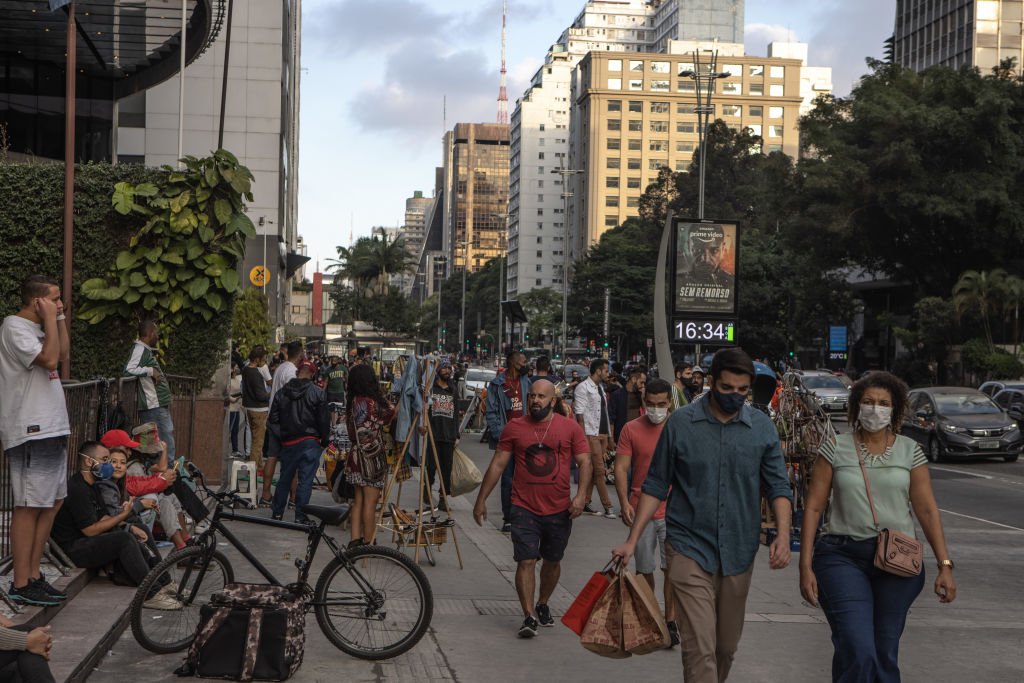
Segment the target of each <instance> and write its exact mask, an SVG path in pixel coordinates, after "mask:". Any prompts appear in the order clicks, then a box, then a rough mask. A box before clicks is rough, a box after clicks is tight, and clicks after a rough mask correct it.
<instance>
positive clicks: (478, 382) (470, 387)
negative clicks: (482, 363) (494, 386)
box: [461, 368, 498, 399]
mask: <svg viewBox="0 0 1024 683" xmlns="http://www.w3.org/2000/svg"><path fill="white" fill-rule="evenodd" d="M497 374H498V373H497V372H496V371H494V370H487V369H486V368H470V369H469V370H467V371H466V376H465V377H463V378H462V389H461V391H462V398H464V399H470V398H473V396H475V395H476V393H477V392H478V391H480V390H481V389H485V388H487V385H488V384H490V383H491V380H492V379H494V378H495V377H496V376H497Z"/></svg>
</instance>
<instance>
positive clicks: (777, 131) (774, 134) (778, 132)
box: [768, 126, 782, 138]
mask: <svg viewBox="0 0 1024 683" xmlns="http://www.w3.org/2000/svg"><path fill="white" fill-rule="evenodd" d="M768 137H770V138H781V137H782V126H768Z"/></svg>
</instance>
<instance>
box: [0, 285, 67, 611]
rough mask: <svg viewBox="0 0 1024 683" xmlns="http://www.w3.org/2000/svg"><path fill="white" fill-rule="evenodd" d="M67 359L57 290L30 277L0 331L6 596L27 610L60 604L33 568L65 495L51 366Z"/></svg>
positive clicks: (63, 432) (62, 436) (60, 409)
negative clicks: (8, 501)
mask: <svg viewBox="0 0 1024 683" xmlns="http://www.w3.org/2000/svg"><path fill="white" fill-rule="evenodd" d="M69 351H70V344H69V341H68V328H67V323H65V322H64V304H63V303H62V302H61V299H60V287H59V286H58V285H57V281H56V280H54V279H52V278H49V277H45V276H42V275H32V276H31V277H29V278H28V279H26V280H25V282H24V283H23V284H22V286H21V310H19V311H18V312H17V313H15V314H14V315H10V316H7V317H6V318H4V321H3V325H2V326H0V444H2V445H3V450H4V457H5V458H6V459H7V461H8V463H10V468H11V488H12V490H13V493H14V501H13V502H14V513H13V514H12V516H11V554H12V555H13V556H14V581H13V582H12V584H11V588H10V590H9V591H8V595H10V597H11V599H12V600H13V601H15V602H19V603H22V604H27V605H40V606H47V605H56V604H57V603H58V602H60V601H61V600H64V599H65V598H66V597H67V595H65V594H64V593H62V592H61V591H59V590H57V589H56V588H54V587H53V586H51V585H50V584H49V583H48V582H47V581H46V579H44V578H43V576H42V574H41V573H40V571H39V562H40V560H41V559H42V556H43V548H44V546H45V545H46V540H47V539H48V538H49V537H50V529H51V527H52V526H53V520H54V517H56V515H57V510H58V509H59V508H60V505H61V503H62V502H63V500H64V497H65V496H66V495H67V479H68V470H67V464H68V456H67V437H68V435H69V434H70V433H71V429H70V423H69V421H68V410H67V405H66V404H65V402H64V390H63V388H62V387H61V383H60V375H59V374H58V373H57V365H58V363H59V362H60V361H62V360H65V359H67V357H68V353H69Z"/></svg>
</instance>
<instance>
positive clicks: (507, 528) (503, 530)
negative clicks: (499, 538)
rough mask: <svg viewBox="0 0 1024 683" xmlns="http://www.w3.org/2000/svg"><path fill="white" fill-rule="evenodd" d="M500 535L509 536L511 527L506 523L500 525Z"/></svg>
mask: <svg viewBox="0 0 1024 683" xmlns="http://www.w3.org/2000/svg"><path fill="white" fill-rule="evenodd" d="M501 533H503V534H510V533H512V525H511V524H509V523H508V522H505V523H504V524H502V525H501Z"/></svg>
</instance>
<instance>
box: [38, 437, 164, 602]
mask: <svg viewBox="0 0 1024 683" xmlns="http://www.w3.org/2000/svg"><path fill="white" fill-rule="evenodd" d="M113 473H114V467H113V465H112V464H111V462H110V451H108V450H107V448H106V446H104V445H103V444H101V443H99V442H98V441H87V442H85V443H84V444H82V447H81V448H80V449H79V452H78V472H77V473H76V474H75V475H74V476H73V477H71V479H70V480H69V481H68V496H67V498H66V499H65V500H64V505H62V506H61V509H60V511H59V512H58V513H57V519H56V520H54V523H53V540H55V541H56V542H57V544H58V545H59V546H60V547H61V549H62V550H63V551H64V553H65V554H66V555H67V556H68V557H69V558H70V559H71V561H72V562H74V563H75V566H76V567H81V568H82V569H99V568H101V567H106V566H107V565H109V564H111V563H113V565H114V567H115V572H116V573H115V576H116V577H117V578H119V579H121V580H124V581H127V582H128V583H129V584H130V585H132V586H138V585H139V584H141V583H142V581H143V579H145V578H146V575H147V574H149V570H150V568H151V567H150V563H149V562H147V561H146V557H145V555H144V554H143V552H142V548H141V547H140V545H139V543H138V541H137V540H136V539H137V535H135V534H134V532H130V531H127V530H125V528H124V523H125V522H126V521H127V520H128V518H129V517H131V515H132V514H133V505H132V504H133V503H134V501H133V500H128V501H126V502H125V503H124V504H123V505H122V506H121V512H120V513H118V514H117V515H108V514H106V512H105V511H104V510H102V509H101V508H100V506H99V502H98V499H97V495H96V493H95V492H94V491H93V485H94V484H95V483H96V482H97V481H98V480H100V479H109V478H110V477H111V476H112V475H113ZM154 588H155V589H157V590H155V591H154V594H153V595H152V596H151V597H150V598H149V599H148V600H147V601H146V602H145V603H144V605H145V606H146V608H147V609H164V610H175V609H181V603H180V602H178V601H177V600H176V599H175V598H174V595H173V592H171V591H168V590H165V589H163V588H162V587H156V586H154ZM172 590H173V589H172Z"/></svg>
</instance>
